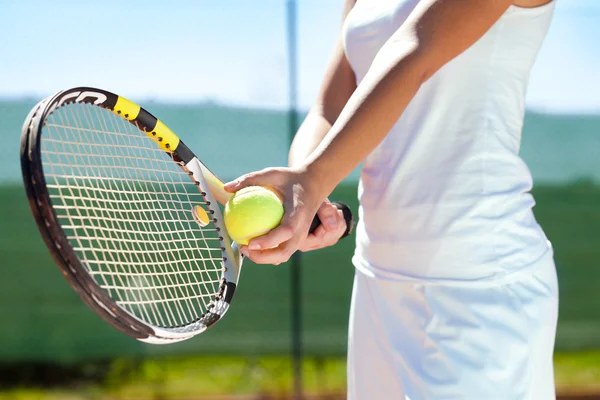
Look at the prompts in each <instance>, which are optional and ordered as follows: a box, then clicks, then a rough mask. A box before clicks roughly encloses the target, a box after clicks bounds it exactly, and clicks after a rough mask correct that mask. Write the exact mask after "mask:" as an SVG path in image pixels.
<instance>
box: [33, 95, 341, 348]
mask: <svg viewBox="0 0 600 400" xmlns="http://www.w3.org/2000/svg"><path fill="white" fill-rule="evenodd" d="M21 167H22V172H23V179H24V183H25V188H26V193H27V196H28V199H29V204H30V207H31V210H32V213H33V215H34V217H35V220H36V223H37V225H38V228H39V230H40V233H41V235H42V237H43V239H44V241H45V243H46V245H47V247H48V249H49V250H50V253H51V254H52V256H53V258H54V260H55V262H56V264H57V265H58V267H59V268H60V271H61V272H62V274H63V275H64V277H65V278H66V280H67V281H68V283H69V284H70V285H71V286H72V287H73V289H74V290H75V291H76V292H77V293H78V294H79V296H80V297H81V299H82V300H83V301H84V302H85V303H86V304H87V305H88V306H89V307H90V308H91V309H92V310H94V311H95V312H96V313H97V314H99V315H100V316H101V317H102V318H103V319H104V320H105V321H107V322H108V323H109V324H111V325H112V326H114V327H115V328H117V329H118V330H120V331H121V332H123V333H125V334H127V335H129V336H131V337H133V338H135V339H138V340H140V341H144V342H147V343H154V344H164V343H173V342H177V341H182V340H186V339H189V338H191V337H193V336H195V335H197V334H199V333H202V332H204V331H205V330H206V329H208V328H209V327H211V326H213V325H214V324H215V323H216V322H217V321H219V320H220V318H222V317H223V315H224V314H225V313H226V312H227V310H228V309H229V306H230V304H231V301H232V298H233V296H234V293H235V291H236V287H237V284H238V280H239V276H240V271H241V266H242V261H243V256H242V255H241V253H240V252H239V249H238V245H237V244H236V243H235V242H233V241H232V240H231V239H230V238H229V236H228V234H227V229H226V227H225V225H224V224H223V217H222V213H221V208H220V206H219V204H221V205H223V204H225V203H226V202H227V200H228V199H229V197H230V194H229V193H227V192H226V191H225V190H224V189H223V182H222V181H221V180H220V179H219V178H218V177H217V176H216V175H215V174H214V173H212V172H211V171H210V170H209V169H208V168H207V167H206V165H204V164H203V163H202V162H201V161H200V159H199V158H198V157H197V156H196V155H195V154H194V153H193V152H192V151H191V150H190V149H189V148H188V147H187V146H186V145H185V144H184V143H183V141H181V140H180V139H179V137H177V135H175V134H174V133H173V132H172V131H171V130H170V129H169V128H168V127H167V126H166V125H165V124H164V123H163V122H162V121H160V120H159V119H157V118H155V117H154V116H153V115H152V114H150V113H149V112H148V111H146V110H144V109H143V108H141V107H140V106H138V105H136V104H135V103H133V102H131V101H129V100H127V99H125V98H123V97H121V96H118V95H115V94H113V93H110V92H107V91H105V90H101V89H95V88H89V87H78V88H73V89H68V90H64V91H61V92H58V93H57V94H55V95H53V96H50V97H48V98H46V99H45V100H43V101H41V102H40V103H38V104H37V105H36V106H35V107H34V108H33V109H32V110H31V112H30V113H29V115H28V116H27V119H26V120H25V123H24V125H23V130H22V135H21ZM336 205H337V206H338V208H340V209H342V210H343V212H344V217H345V219H346V222H347V229H346V233H345V235H344V236H346V235H347V234H348V233H349V232H350V230H351V229H352V226H353V220H352V214H351V212H350V210H349V209H348V207H347V206H345V205H343V204H341V203H336ZM319 223H320V221H319V220H318V218H316V217H315V220H314V221H313V224H312V226H311V231H314V229H316V227H317V226H318V225H319Z"/></svg>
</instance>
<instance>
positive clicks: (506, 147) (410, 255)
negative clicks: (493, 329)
mask: <svg viewBox="0 0 600 400" xmlns="http://www.w3.org/2000/svg"><path fill="white" fill-rule="evenodd" d="M417 3H418V0H358V2H357V3H356V5H355V6H354V8H353V9H352V10H351V12H350V13H349V15H348V16H347V18H346V21H345V23H344V30H343V38H344V48H345V51H346V56H347V58H348V60H349V62H350V64H351V66H352V69H353V70H354V72H355V75H356V79H357V82H358V83H360V82H361V80H362V79H363V78H364V76H365V74H366V73H367V71H368V70H369V67H370V65H371V62H372V61H373V59H374V57H375V55H376V54H377V53H378V51H379V49H380V48H381V47H382V46H383V44H384V43H385V42H386V41H387V39H388V38H389V37H390V36H391V35H392V34H393V33H394V32H395V31H396V30H397V29H398V28H399V27H400V26H401V25H402V23H403V22H404V21H405V20H406V18H407V17H408V15H409V14H410V12H411V11H412V10H413V9H414V7H415V6H416V4H417ZM553 9H554V2H551V3H549V4H547V5H544V6H541V7H537V8H530V9H526V8H520V7H515V6H511V7H510V8H509V9H508V10H507V11H506V13H505V14H504V15H503V16H502V17H501V18H500V19H499V20H498V21H497V22H496V24H494V26H493V27H492V28H491V29H490V30H489V31H488V32H487V33H485V35H484V36H483V37H482V38H481V39H480V40H479V41H477V43H475V44H474V45H473V46H472V47H470V48H469V49H468V50H466V51H465V52H464V53H462V54H460V55H459V56H458V57H456V58H455V59H454V60H452V61H451V62H449V63H448V64H446V65H445V66H444V67H442V68H441V69H440V70H439V71H438V72H437V73H436V74H435V75H434V76H433V77H431V78H430V79H429V80H428V81H427V82H425V84H424V85H423V86H422V87H421V89H420V90H419V91H418V93H417V94H416V96H415V97H414V99H413V100H412V101H411V103H410V104H409V106H408V107H407V108H406V110H405V111H404V113H403V114H402V116H401V117H400V119H399V120H398V121H397V123H396V124H395V125H394V127H393V128H392V130H391V131H390V132H389V134H388V135H387V137H386V138H385V139H384V141H383V142H382V143H381V144H380V145H379V146H378V147H377V148H376V149H375V150H374V151H373V152H372V154H371V155H370V156H369V157H368V158H367V159H366V161H365V163H364V167H363V169H362V173H361V178H360V185H359V197H360V204H361V206H360V209H359V222H358V225H357V229H356V237H357V249H356V253H355V255H354V258H353V262H354V264H355V266H356V267H357V268H358V269H359V270H361V271H363V272H364V273H366V274H371V275H374V276H378V277H380V278H382V279H391V280H405V281H406V280H430V281H440V282H444V281H445V282H447V281H479V280H486V281H489V280H498V282H499V284H501V282H505V281H506V280H507V279H510V276H512V275H513V274H514V273H515V272H523V271H524V270H526V269H527V268H530V267H531V266H532V265H534V264H535V263H536V261H537V260H539V259H541V258H542V257H544V256H545V255H546V254H548V253H549V252H551V249H550V246H549V243H548V242H547V239H546V237H545V235H544V233H543V231H542V230H541V229H540V227H539V225H538V224H537V222H536V220H535V218H534V216H533V213H532V207H533V205H534V200H533V198H532V196H531V195H530V194H529V191H530V189H531V187H532V180H531V175H530V172H529V170H528V168H527V166H526V165H525V163H524V162H523V161H522V160H521V158H520V157H519V156H518V152H519V146H520V141H521V128H522V125H523V118H524V109H525V107H524V99H525V92H526V88H527V83H528V78H529V72H530V70H531V67H532V65H533V63H534V60H535V58H536V55H537V53H538V50H539V48H540V46H541V44H542V41H543V39H544V37H545V35H546V32H547V29H548V26H549V24H550V20H551V17H552V13H553Z"/></svg>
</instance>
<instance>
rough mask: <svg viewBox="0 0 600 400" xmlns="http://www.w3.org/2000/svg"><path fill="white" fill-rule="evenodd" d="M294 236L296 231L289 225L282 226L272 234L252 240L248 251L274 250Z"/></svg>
mask: <svg viewBox="0 0 600 400" xmlns="http://www.w3.org/2000/svg"><path fill="white" fill-rule="evenodd" d="M292 236H294V229H293V228H292V227H291V226H290V225H288V224H282V225H279V226H278V227H277V228H275V229H273V230H271V231H270V232H268V233H266V234H264V235H262V236H259V237H256V238H254V239H252V240H250V242H249V243H248V249H250V250H265V249H272V248H275V247H277V246H279V245H280V244H282V243H284V242H286V241H288V240H290V239H291V238H292Z"/></svg>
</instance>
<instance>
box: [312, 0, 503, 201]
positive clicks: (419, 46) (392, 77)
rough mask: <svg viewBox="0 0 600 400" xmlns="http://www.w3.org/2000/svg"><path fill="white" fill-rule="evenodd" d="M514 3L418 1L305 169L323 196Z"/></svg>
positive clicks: (496, 0)
mask: <svg viewBox="0 0 600 400" xmlns="http://www.w3.org/2000/svg"><path fill="white" fill-rule="evenodd" d="M511 4H512V0H494V1H487V0H486V1H482V0H421V1H419V2H418V4H417V6H416V7H415V9H414V10H413V12H412V13H411V14H410V16H409V18H408V19H407V21H406V22H405V23H404V24H403V25H402V26H401V27H400V29H399V30H398V31H396V32H395V33H394V35H392V37H391V38H390V39H389V40H388V42H387V43H386V44H385V45H384V46H383V47H382V48H381V50H380V51H379V53H378V54H377V56H376V57H375V60H374V61H373V63H372V65H371V68H370V69H369V71H368V72H367V74H366V76H365V78H364V79H363V80H362V82H361V83H360V85H359V86H358V88H357V89H356V91H355V92H354V94H353V95H352V96H351V97H350V99H349V101H348V102H347V104H346V106H345V107H344V109H343V110H342V112H341V113H340V116H339V118H337V120H336V122H335V124H333V127H332V128H331V130H330V131H329V132H328V133H327V135H326V136H325V138H324V139H323V140H322V141H321V143H320V144H319V146H318V147H317V149H316V150H315V151H314V152H313V153H312V154H311V155H310V156H309V157H308V158H307V159H306V160H305V162H304V164H303V165H302V168H304V169H305V170H306V171H307V172H308V175H309V177H310V181H314V182H315V185H316V186H317V185H318V190H321V191H323V192H324V193H323V194H324V195H325V196H327V195H328V194H329V193H330V192H331V190H333V188H334V187H335V186H336V185H337V184H338V183H339V182H340V181H341V180H342V179H344V177H345V176H347V175H348V174H349V173H350V172H351V171H352V170H353V169H354V168H356V167H357V166H358V164H360V162H361V161H362V160H363V159H364V158H366V157H367V155H369V154H370V153H371V152H372V151H373V150H374V149H375V148H376V147H377V146H378V145H379V143H381V141H382V140H383V139H384V138H385V136H386V135H387V133H388V132H389V131H390V129H391V128H392V127H393V126H394V124H395V122H396V121H397V120H398V119H399V118H400V116H401V115H402V113H403V112H404V110H405V109H406V107H407V106H408V104H409V103H410V101H411V100H412V98H413V97H414V96H415V94H416V93H417V91H418V90H419V88H420V87H421V85H422V84H423V82H425V81H426V80H427V79H429V77H430V76H432V75H433V74H434V73H435V72H437V71H438V70H439V69H440V68H441V67H442V66H443V65H445V64H446V63H447V62H449V61H450V60H452V59H453V58H454V57H456V56H458V55H459V54H460V53H462V52H463V51H465V50H466V49H468V48H469V47H470V46H471V45H472V44H473V43H475V42H476V41H477V40H478V39H479V38H481V37H482V36H483V34H484V33H485V32H486V31H487V30H488V29H489V28H490V27H491V26H492V25H493V24H494V23H495V22H496V21H497V20H498V19H499V18H500V17H501V16H502V15H503V14H504V12H505V11H506V10H507V9H508V7H509V6H510V5H511Z"/></svg>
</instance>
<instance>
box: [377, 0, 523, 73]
mask: <svg viewBox="0 0 600 400" xmlns="http://www.w3.org/2000/svg"><path fill="white" fill-rule="evenodd" d="M512 2H513V0H421V1H420V2H419V4H418V5H417V6H416V7H415V9H414V10H413V12H412V13H411V15H410V16H409V18H408V19H407V21H406V22H405V23H404V24H403V25H402V26H401V27H400V28H399V29H398V31H397V32H395V33H394V35H393V36H392V37H391V38H390V40H389V41H388V42H387V43H386V44H385V46H384V47H383V48H382V50H384V49H385V51H386V52H387V51H392V52H394V51H397V53H398V54H399V56H400V57H405V56H407V54H406V53H407V52H408V53H410V56H411V58H413V59H414V60H415V61H416V62H417V64H418V66H419V67H420V68H421V70H422V73H423V80H426V79H428V78H429V77H431V76H432V75H433V74H434V73H435V72H436V71H437V70H439V69H440V68H441V67H442V66H444V65H445V64H446V63H448V62H449V61H451V60H452V59H454V58H455V57H457V56H458V55H459V54H461V53H462V52H463V51H465V50H467V49H468V48H469V47H470V46H471V45H473V44H474V43H475V42H476V41H477V40H479V39H480V38H481V37H482V36H483V35H484V34H485V33H486V32H487V31H488V30H489V29H490V28H491V27H492V26H493V25H494V23H495V22H496V21H497V20H498V19H499V18H500V17H501V16H502V14H503V13H504V12H505V11H506V10H507V9H508V7H509V6H510V5H511V4H512Z"/></svg>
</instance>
